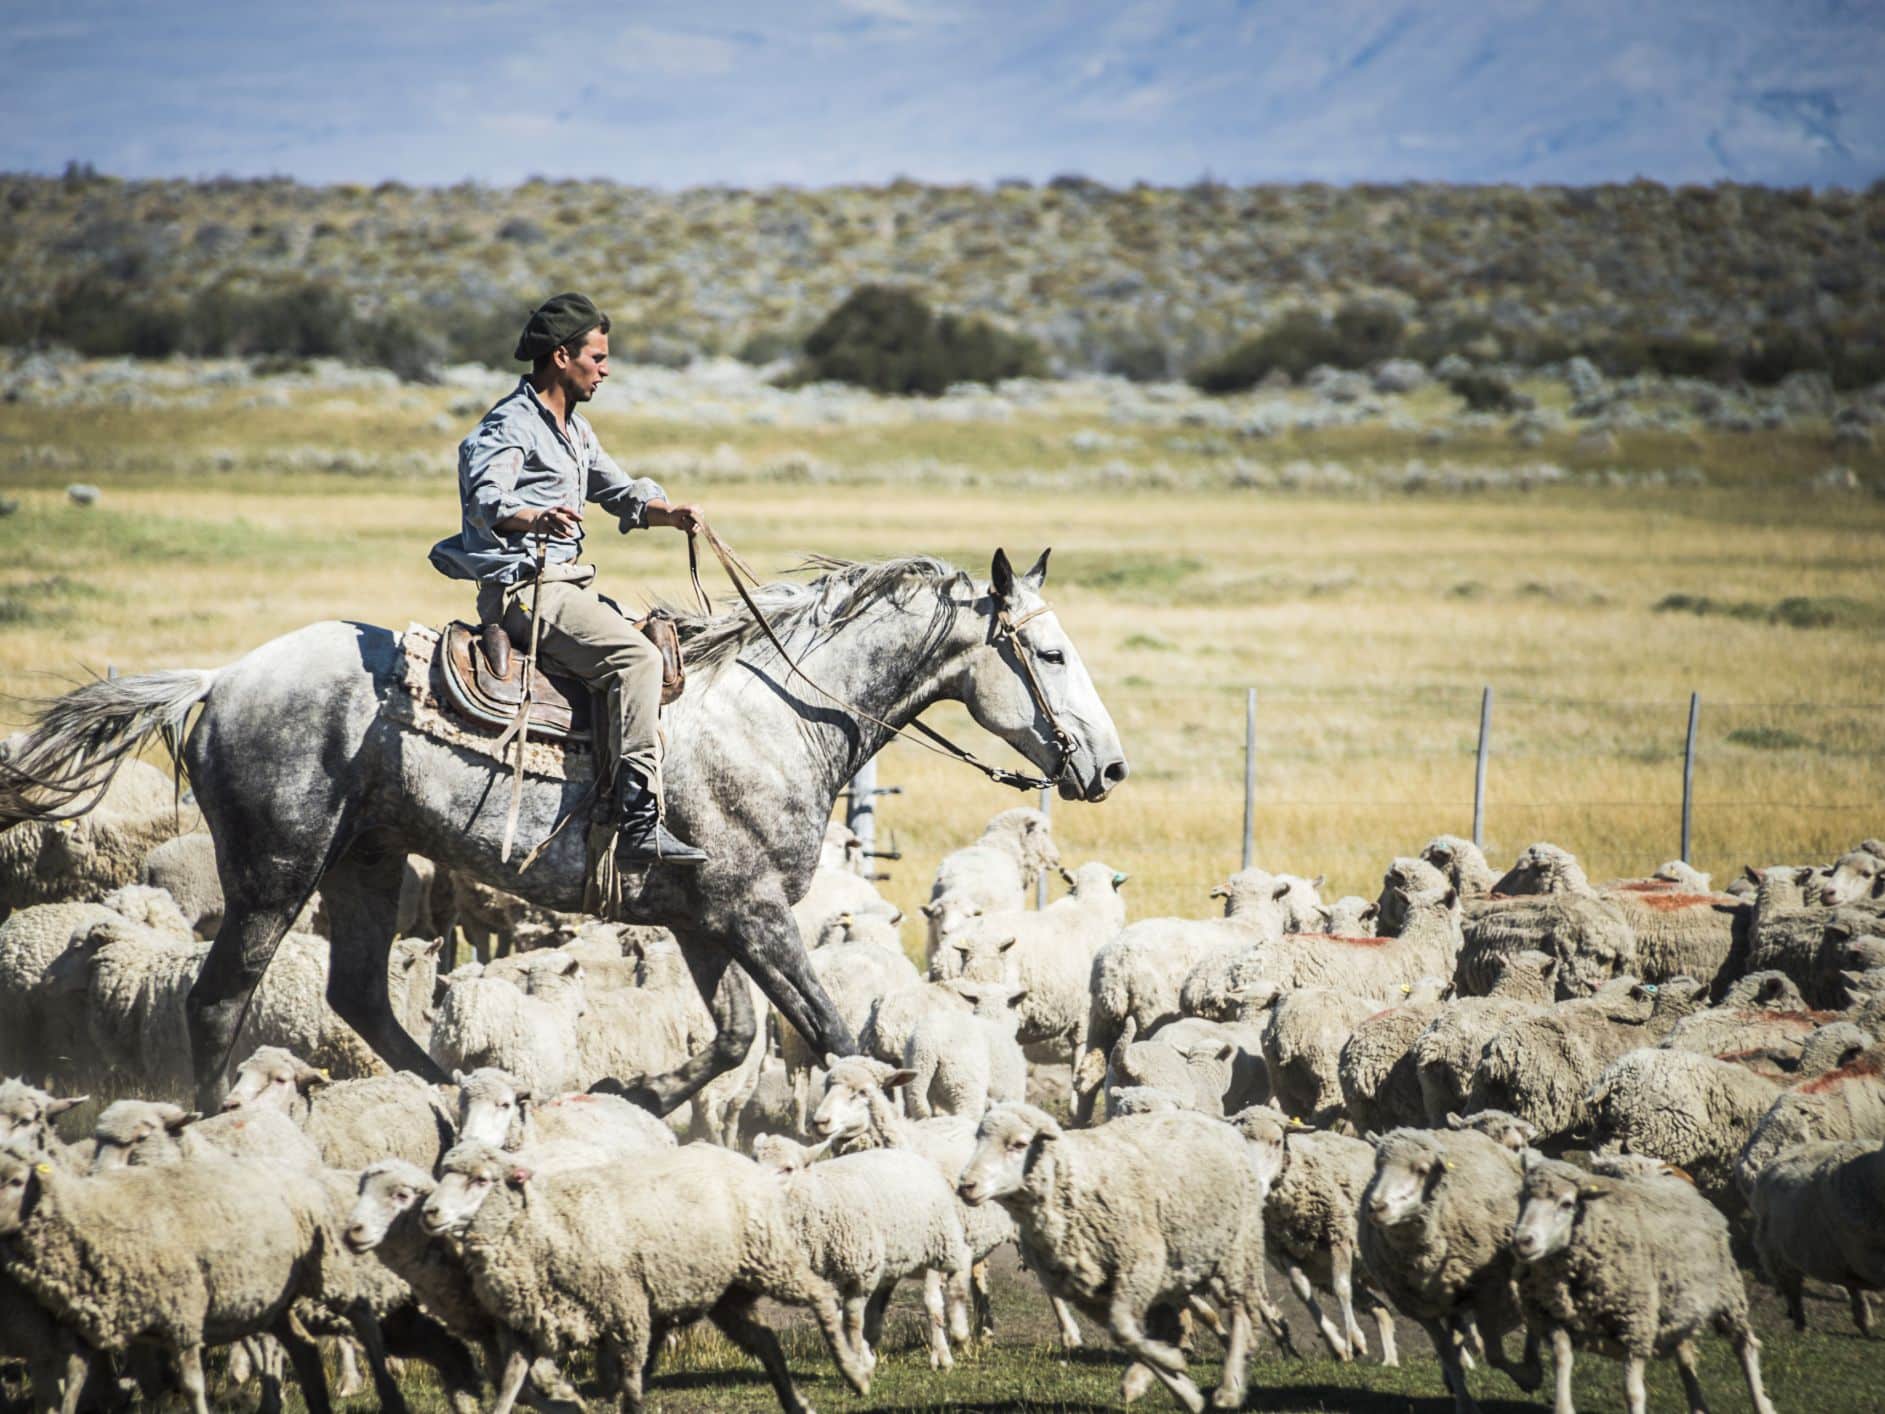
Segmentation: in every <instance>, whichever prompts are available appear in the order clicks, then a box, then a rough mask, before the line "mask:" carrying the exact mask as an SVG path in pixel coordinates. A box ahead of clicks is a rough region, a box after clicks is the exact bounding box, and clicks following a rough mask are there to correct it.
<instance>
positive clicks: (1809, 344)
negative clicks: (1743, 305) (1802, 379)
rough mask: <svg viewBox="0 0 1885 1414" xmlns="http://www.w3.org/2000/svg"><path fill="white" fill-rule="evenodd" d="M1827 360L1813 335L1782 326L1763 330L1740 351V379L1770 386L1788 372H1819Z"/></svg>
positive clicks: (1827, 363) (1820, 344)
mask: <svg viewBox="0 0 1885 1414" xmlns="http://www.w3.org/2000/svg"><path fill="white" fill-rule="evenodd" d="M1829 363H1830V360H1829V359H1828V358H1827V356H1826V346H1825V344H1823V343H1822V342H1821V341H1820V339H1819V338H1818V336H1817V335H1813V334H1807V333H1803V332H1802V331H1800V330H1798V329H1790V328H1787V327H1786V326H1784V325H1783V326H1780V327H1778V328H1771V329H1763V330H1761V331H1760V333H1759V334H1758V335H1757V336H1756V339H1755V341H1754V342H1753V343H1752V344H1750V345H1748V347H1746V348H1745V349H1743V350H1742V351H1741V376H1742V377H1743V378H1745V379H1747V380H1748V382H1750V383H1754V384H1758V385H1760V386H1763V387H1772V386H1774V385H1775V384H1777V383H1779V382H1780V381H1781V380H1782V379H1784V378H1785V377H1786V376H1787V375H1788V374H1789V373H1800V372H1812V373H1823V372H1825V371H1826V370H1827V368H1828V366H1829Z"/></svg>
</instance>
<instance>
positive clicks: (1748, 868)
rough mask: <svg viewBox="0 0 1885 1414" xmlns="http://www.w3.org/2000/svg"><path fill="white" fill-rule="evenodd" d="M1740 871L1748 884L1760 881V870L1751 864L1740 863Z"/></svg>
mask: <svg viewBox="0 0 1885 1414" xmlns="http://www.w3.org/2000/svg"><path fill="white" fill-rule="evenodd" d="M1741 872H1742V874H1743V875H1745V876H1746V877H1747V881H1748V882H1749V883H1750V884H1758V883H1760V882H1761V875H1760V871H1759V870H1758V869H1756V868H1755V867H1754V866H1753V865H1752V864H1744V865H1742V866H1741Z"/></svg>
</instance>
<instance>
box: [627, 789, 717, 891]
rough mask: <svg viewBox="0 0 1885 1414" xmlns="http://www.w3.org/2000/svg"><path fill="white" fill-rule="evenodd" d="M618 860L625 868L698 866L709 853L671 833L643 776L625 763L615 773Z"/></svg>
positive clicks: (704, 861) (659, 806) (658, 803)
mask: <svg viewBox="0 0 1885 1414" xmlns="http://www.w3.org/2000/svg"><path fill="white" fill-rule="evenodd" d="M614 804H615V821H614V823H615V827H616V831H617V833H616V836H615V862H616V864H617V865H618V866H619V867H621V868H625V869H626V868H639V867H640V866H642V865H644V864H680V865H690V866H691V865H696V864H705V863H706V862H707V856H706V854H705V853H704V852H703V851H701V850H699V849H696V848H695V847H694V846H693V845H691V844H689V843H688V842H687V841H686V840H684V839H681V838H680V837H679V836H677V835H674V834H670V833H669V831H668V827H667V826H666V825H664V824H662V823H661V805H660V802H659V801H658V800H656V798H655V793H654V792H653V791H652V790H650V789H648V783H647V782H646V781H644V780H643V779H642V778H641V777H640V775H638V774H637V773H636V772H634V771H632V770H630V769H629V768H628V767H627V766H621V767H618V768H617V769H616V773H615V802H614Z"/></svg>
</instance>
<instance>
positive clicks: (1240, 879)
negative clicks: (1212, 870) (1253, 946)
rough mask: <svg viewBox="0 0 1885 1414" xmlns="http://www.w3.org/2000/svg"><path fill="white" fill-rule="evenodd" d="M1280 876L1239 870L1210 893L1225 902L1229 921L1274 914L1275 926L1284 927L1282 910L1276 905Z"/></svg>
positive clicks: (1264, 872) (1262, 871)
mask: <svg viewBox="0 0 1885 1414" xmlns="http://www.w3.org/2000/svg"><path fill="white" fill-rule="evenodd" d="M1279 882H1280V880H1279V879H1278V876H1277V875H1275V874H1271V873H1267V872H1266V871H1264V870H1262V869H1240V870H1238V871H1237V872H1236V873H1235V874H1233V875H1231V876H1230V878H1228V879H1226V880H1225V881H1224V882H1223V883H1221V884H1219V885H1218V886H1217V887H1216V888H1214V889H1212V890H1211V897H1212V898H1221V899H1223V900H1224V916H1225V917H1226V918H1249V917H1254V916H1257V915H1260V914H1263V915H1274V917H1275V921H1276V926H1277V928H1278V929H1279V930H1280V929H1281V928H1282V926H1283V910H1282V909H1281V908H1279V907H1278V906H1277V903H1276V886H1277V884H1278V883H1279Z"/></svg>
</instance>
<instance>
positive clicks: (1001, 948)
mask: <svg viewBox="0 0 1885 1414" xmlns="http://www.w3.org/2000/svg"><path fill="white" fill-rule="evenodd" d="M1020 941H1021V939H1020V938H1018V937H1016V938H1004V939H1002V940H1001V941H1000V942H999V943H997V944H995V951H996V952H1007V951H1008V949H1009V948H1011V947H1013V946H1014V945H1015V944H1016V943H1018V942H1020ZM963 951H965V952H966V951H967V949H966V948H964V949H963Z"/></svg>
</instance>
